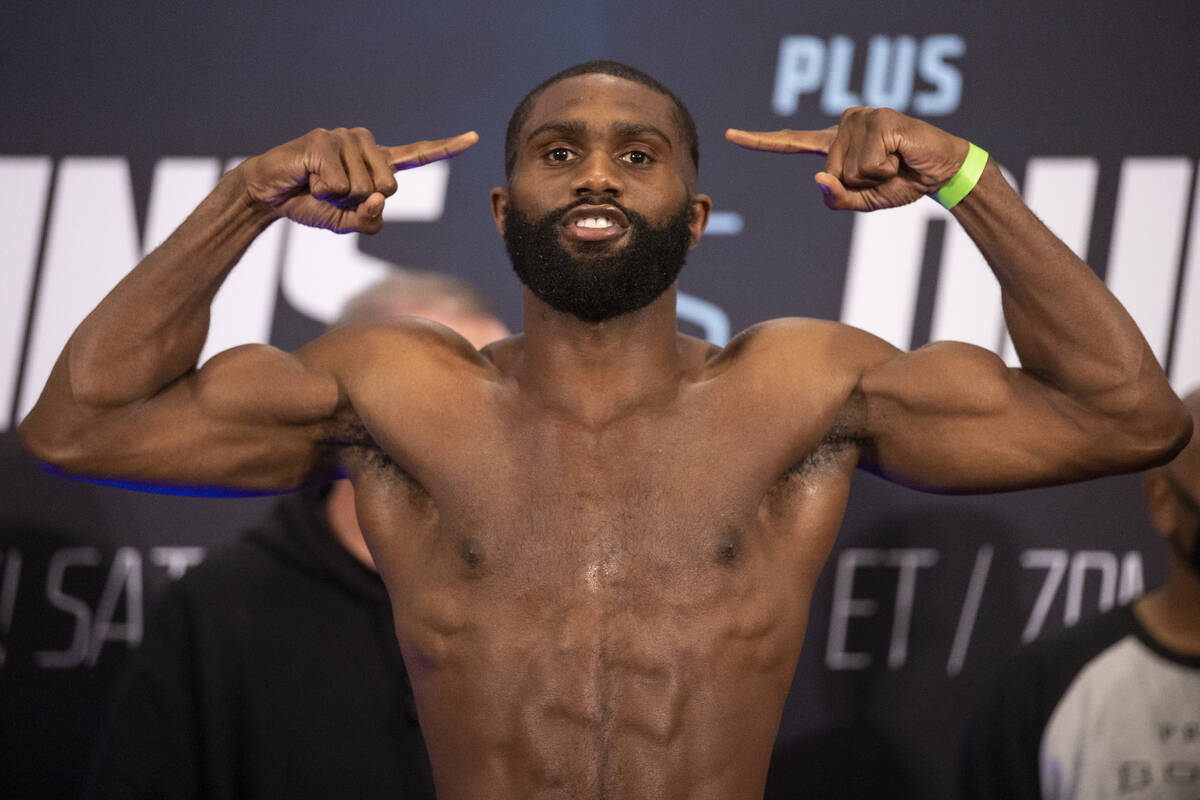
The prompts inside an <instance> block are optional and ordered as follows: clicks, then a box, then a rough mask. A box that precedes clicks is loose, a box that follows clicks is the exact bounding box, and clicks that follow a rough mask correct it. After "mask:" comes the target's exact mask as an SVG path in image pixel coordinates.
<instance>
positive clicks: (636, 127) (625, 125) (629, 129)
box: [612, 122, 672, 147]
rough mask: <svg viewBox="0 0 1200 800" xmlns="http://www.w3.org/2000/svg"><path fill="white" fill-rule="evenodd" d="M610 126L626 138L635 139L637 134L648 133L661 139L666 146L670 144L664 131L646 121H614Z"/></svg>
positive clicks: (643, 134) (645, 134)
mask: <svg viewBox="0 0 1200 800" xmlns="http://www.w3.org/2000/svg"><path fill="white" fill-rule="evenodd" d="M612 128H613V130H614V131H616V132H617V133H618V134H620V135H621V136H622V137H623V138H626V139H635V138H637V137H639V136H647V135H649V136H653V137H654V138H656V139H662V140H663V142H665V143H666V144H667V146H668V147H669V146H670V145H671V144H672V142H671V137H669V136H667V135H666V134H665V133H663V132H662V131H661V130H660V129H659V128H657V127H655V126H654V125H650V124H647V123H642V122H614V123H613V124H612Z"/></svg>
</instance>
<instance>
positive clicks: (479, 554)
mask: <svg viewBox="0 0 1200 800" xmlns="http://www.w3.org/2000/svg"><path fill="white" fill-rule="evenodd" d="M458 554H459V555H460V556H462V560H463V561H465V562H467V566H468V567H478V566H480V565H481V564H483V545H482V544H480V543H479V541H478V540H477V539H463V540H462V542H461V543H460V544H459V546H458Z"/></svg>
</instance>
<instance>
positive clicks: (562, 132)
mask: <svg viewBox="0 0 1200 800" xmlns="http://www.w3.org/2000/svg"><path fill="white" fill-rule="evenodd" d="M609 127H610V128H611V129H612V131H613V132H614V133H616V134H617V135H618V136H620V137H622V138H625V139H633V138H637V137H639V136H653V137H654V138H656V139H661V140H662V141H663V142H664V143H665V144H666V145H667V146H668V147H670V146H671V144H672V142H671V137H669V136H667V135H666V134H665V133H663V132H662V130H661V129H660V128H658V127H657V126H655V125H650V124H648V123H643V122H614V123H612V125H610V126H609ZM587 129H588V125H587V123H586V122H581V121H579V120H556V121H550V122H546V123H543V124H541V125H539V126H537V127H536V128H534V129H533V130H532V131H530V132H529V136H527V137H526V141H533V140H534V139H536V138H537V137H539V136H542V135H543V134H551V135H554V136H581V135H582V134H584V133H586V132H587Z"/></svg>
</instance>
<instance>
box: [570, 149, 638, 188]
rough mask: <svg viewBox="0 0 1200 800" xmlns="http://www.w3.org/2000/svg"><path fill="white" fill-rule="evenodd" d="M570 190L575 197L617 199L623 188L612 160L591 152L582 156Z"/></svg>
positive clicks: (598, 152) (619, 175)
mask: <svg viewBox="0 0 1200 800" xmlns="http://www.w3.org/2000/svg"><path fill="white" fill-rule="evenodd" d="M571 188H572V189H573V190H574V191H575V194H577V195H587V194H601V193H603V194H607V195H610V196H612V197H619V196H620V195H621V192H622V191H623V190H624V188H625V186H624V183H623V182H622V180H621V174H620V168H619V167H618V166H617V165H616V164H615V163H613V160H612V158H611V157H610V156H609V155H608V153H605V152H603V151H601V150H593V151H592V152H591V153H589V154H588V155H586V156H584V158H583V163H582V164H581V165H580V166H579V168H578V170H577V172H576V173H575V179H574V180H573V181H572V182H571Z"/></svg>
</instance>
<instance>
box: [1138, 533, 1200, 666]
mask: <svg viewBox="0 0 1200 800" xmlns="http://www.w3.org/2000/svg"><path fill="white" fill-rule="evenodd" d="M1135 610H1136V612H1137V614H1138V618H1139V619H1140V620H1141V622H1142V624H1143V625H1144V626H1145V627H1146V630H1148V631H1149V632H1150V634H1151V635H1152V636H1153V637H1154V638H1155V639H1157V640H1158V641H1159V642H1160V643H1161V644H1163V645H1165V646H1166V647H1168V648H1170V649H1172V650H1175V651H1177V652H1180V653H1186V654H1188V655H1200V575H1197V574H1196V573H1195V572H1193V571H1192V570H1190V569H1188V567H1187V566H1186V565H1185V564H1182V563H1180V561H1179V559H1178V557H1177V556H1176V555H1175V553H1171V555H1170V556H1169V560H1168V562H1167V582H1166V584H1164V585H1163V587H1162V588H1161V589H1158V590H1156V591H1154V592H1151V593H1150V594H1148V595H1146V597H1145V598H1143V599H1142V600H1141V601H1139V602H1138V604H1137V606H1136V607H1135Z"/></svg>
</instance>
